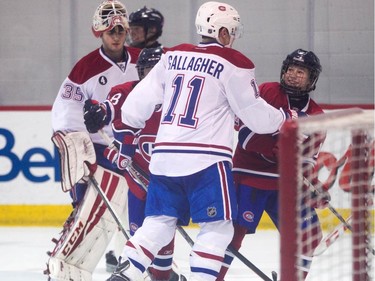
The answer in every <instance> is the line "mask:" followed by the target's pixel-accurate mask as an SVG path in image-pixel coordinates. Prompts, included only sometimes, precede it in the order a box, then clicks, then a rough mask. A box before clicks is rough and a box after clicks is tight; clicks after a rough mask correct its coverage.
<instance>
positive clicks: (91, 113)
mask: <svg viewBox="0 0 375 281" xmlns="http://www.w3.org/2000/svg"><path fill="white" fill-rule="evenodd" d="M83 118H84V119H85V121H84V123H85V125H86V129H87V131H88V132H89V133H91V134H93V133H97V132H98V131H99V130H100V129H102V128H103V127H104V125H108V124H109V122H110V121H111V110H110V107H109V106H108V104H107V103H106V102H104V103H99V102H98V101H97V100H92V99H88V100H86V101H85V105H84V107H83Z"/></svg>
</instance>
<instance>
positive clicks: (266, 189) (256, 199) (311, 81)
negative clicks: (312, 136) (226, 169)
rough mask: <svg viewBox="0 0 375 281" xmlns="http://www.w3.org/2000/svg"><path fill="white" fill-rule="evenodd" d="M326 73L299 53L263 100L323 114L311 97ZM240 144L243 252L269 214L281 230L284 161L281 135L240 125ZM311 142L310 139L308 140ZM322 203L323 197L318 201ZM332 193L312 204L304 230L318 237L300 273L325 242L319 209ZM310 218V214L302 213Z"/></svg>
mask: <svg viewBox="0 0 375 281" xmlns="http://www.w3.org/2000/svg"><path fill="white" fill-rule="evenodd" d="M321 70H322V67H321V65H320V61H319V59H318V57H317V56H316V55H315V54H314V53H313V52H311V51H305V50H302V49H297V50H295V51H294V52H292V53H291V54H289V55H288V56H287V57H286V59H285V60H284V61H283V64H282V68H281V74H280V83H278V82H267V83H263V84H261V85H260V86H259V90H260V96H261V97H262V98H263V99H264V100H266V101H267V102H268V103H269V104H271V105H272V106H274V107H275V108H282V109H284V110H288V109H293V110H295V111H296V112H297V113H298V114H299V115H302V116H303V115H315V114H322V113H323V110H322V109H321V108H320V106H319V105H318V104H317V103H316V102H315V101H314V100H313V99H312V98H311V97H310V93H311V92H312V91H313V90H314V89H315V87H316V83H317V81H318V78H319V74H320V72H321ZM236 129H237V130H238V145H237V148H236V151H235V154H234V158H233V173H234V180H235V183H236V186H237V200H238V216H237V219H236V220H235V223H234V236H233V240H232V242H231V245H232V246H233V247H234V248H235V249H236V250H238V249H240V247H241V243H242V240H243V239H244V237H245V234H247V233H255V231H256V229H257V227H258V224H259V221H260V219H261V217H262V214H263V212H266V213H267V214H268V215H269V217H270V218H271V220H272V221H273V223H274V224H275V226H276V227H278V225H279V220H278V214H279V211H278V207H279V205H278V193H279V191H278V177H279V175H278V160H277V150H278V147H277V134H263V135H260V134H256V133H255V132H253V131H252V130H251V129H250V128H248V127H246V126H245V125H244V124H243V123H242V122H241V120H237V123H236ZM305 137H306V139H305V141H308V136H305ZM323 140H324V136H321V138H319V142H317V143H315V144H314V145H315V151H305V155H304V156H305V158H304V163H303V164H304V166H306V168H307V170H308V172H306V173H305V174H304V176H305V177H308V179H309V180H310V181H313V180H314V173H313V169H314V164H315V161H316V159H317V156H318V153H319V148H320V147H321V144H322V142H323ZM316 199H318V198H316ZM328 199H329V197H328V194H325V196H323V197H322V198H319V200H314V202H306V203H309V204H311V212H312V214H314V215H313V216H312V217H309V218H306V219H305V220H304V222H303V225H302V226H301V227H302V229H303V231H304V235H305V236H304V239H305V238H306V237H307V236H306V235H307V234H308V233H310V234H312V233H314V234H317V235H316V237H317V239H315V240H314V241H311V244H310V247H308V249H307V248H306V249H304V264H303V265H302V267H301V268H300V269H301V270H302V271H304V273H305V275H306V274H307V272H308V270H309V267H310V263H311V259H312V254H313V251H314V249H315V247H316V246H317V245H318V243H319V241H320V238H319V237H320V236H319V234H320V233H321V230H320V225H319V220H318V216H317V215H316V212H315V210H314V208H315V207H318V205H320V204H322V206H324V203H325V202H327V200H328ZM310 214H311V213H310ZM301 216H303V217H304V214H301ZM233 258H234V256H233V254H231V253H230V252H228V251H227V252H226V256H225V259H224V263H223V266H222V268H221V271H220V274H219V276H218V278H217V279H216V280H220V281H222V280H224V276H225V274H226V272H227V270H228V268H229V265H230V264H231V262H232V261H233Z"/></svg>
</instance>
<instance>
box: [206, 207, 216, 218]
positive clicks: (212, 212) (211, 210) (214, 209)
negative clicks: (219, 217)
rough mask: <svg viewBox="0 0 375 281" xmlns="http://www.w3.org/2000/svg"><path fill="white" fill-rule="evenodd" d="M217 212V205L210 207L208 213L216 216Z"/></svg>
mask: <svg viewBox="0 0 375 281" xmlns="http://www.w3.org/2000/svg"><path fill="white" fill-rule="evenodd" d="M216 214H217V210H216V207H208V208H207V215H208V216H209V217H211V218H213V217H215V216H216Z"/></svg>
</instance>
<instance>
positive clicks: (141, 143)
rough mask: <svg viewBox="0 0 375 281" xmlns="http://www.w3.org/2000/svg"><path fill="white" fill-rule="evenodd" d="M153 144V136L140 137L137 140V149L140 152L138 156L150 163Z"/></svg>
mask: <svg viewBox="0 0 375 281" xmlns="http://www.w3.org/2000/svg"><path fill="white" fill-rule="evenodd" d="M154 143H155V135H142V136H140V137H139V139H138V148H139V150H140V154H141V155H142V157H143V158H144V159H145V160H146V161H147V162H150V160H151V154H152V149H153V148H154Z"/></svg>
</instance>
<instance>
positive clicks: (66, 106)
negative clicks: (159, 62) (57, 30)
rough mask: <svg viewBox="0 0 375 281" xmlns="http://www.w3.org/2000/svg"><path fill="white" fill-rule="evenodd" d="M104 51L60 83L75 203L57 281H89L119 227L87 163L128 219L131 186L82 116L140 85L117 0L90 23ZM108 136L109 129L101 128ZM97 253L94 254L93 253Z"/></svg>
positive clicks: (52, 262) (59, 136)
mask: <svg viewBox="0 0 375 281" xmlns="http://www.w3.org/2000/svg"><path fill="white" fill-rule="evenodd" d="M92 31H93V33H94V36H95V37H97V38H100V39H101V43H102V44H101V47H99V48H97V49H96V50H94V51H92V52H91V53H89V54H88V55H86V56H85V57H83V58H82V59H81V60H79V61H78V62H77V63H76V65H75V66H74V68H73V69H72V71H71V72H70V74H69V76H68V77H67V78H66V79H65V80H64V82H63V83H62V85H61V87H60V90H59V92H58V95H57V97H56V100H55V102H54V104H53V107H52V127H53V130H54V132H55V134H54V135H53V137H52V140H53V142H54V143H55V144H56V146H57V147H58V149H59V153H60V156H61V168H62V173H61V174H62V189H63V191H64V192H69V194H70V196H71V198H72V206H73V211H72V213H71V215H70V216H69V217H68V218H67V220H66V222H65V224H64V226H63V230H62V232H61V236H60V237H59V238H58V239H53V241H54V242H55V243H56V246H55V247H54V249H53V250H52V252H50V253H49V254H50V258H49V260H48V263H47V270H46V271H45V273H46V274H47V275H48V276H49V278H51V279H53V280H61V281H63V280H74V281H83V280H84V281H90V280H91V279H92V272H93V270H94V269H95V267H96V265H97V264H98V262H99V260H100V258H101V257H102V255H103V253H104V251H105V249H106V247H107V245H108V244H109V242H110V240H111V237H112V235H113V234H114V233H115V231H116V230H117V225H116V223H115V221H114V220H113V218H112V217H111V215H110V213H109V212H108V210H107V209H106V207H105V205H104V203H103V201H102V200H101V198H99V197H98V194H97V193H96V192H95V190H94V189H93V187H92V186H90V185H88V184H87V182H86V181H85V179H87V177H88V176H93V175H92V173H93V172H94V170H95V165H94V166H92V168H91V170H90V169H88V168H85V167H87V166H86V164H85V163H89V164H95V163H97V168H96V171H95V174H94V177H95V179H96V180H97V181H98V182H99V184H100V185H101V188H102V189H103V192H104V193H105V194H106V195H107V197H108V199H109V200H110V201H111V204H112V205H113V207H114V208H115V209H116V211H117V214H120V215H124V213H125V211H126V202H127V200H126V199H127V198H126V196H127V190H128V187H127V184H126V181H125V180H124V178H123V177H122V176H120V174H119V170H117V169H116V168H115V167H113V165H112V164H111V163H110V162H109V161H108V160H107V159H106V158H105V157H104V156H103V152H104V149H105V148H106V147H107V144H106V142H105V141H104V140H103V139H102V138H101V136H100V135H99V134H90V135H89V134H88V133H87V131H86V127H85V124H84V119H83V116H82V108H83V105H84V102H85V100H87V99H96V100H98V101H104V100H105V98H106V96H107V94H108V92H109V91H110V89H111V88H112V87H113V86H115V85H117V84H121V83H125V82H127V81H133V80H138V73H137V71H136V67H135V66H136V60H137V58H138V55H139V52H140V50H139V49H137V48H133V47H125V39H126V36H127V35H128V34H129V23H128V13H127V10H126V8H125V6H124V4H123V3H121V2H120V1H118V0H106V1H103V2H102V3H100V4H99V6H98V7H97V9H96V11H95V13H94V16H93V23H92ZM103 130H104V131H106V132H107V133H108V134H109V136H110V137H112V136H113V134H112V128H111V126H105V127H104V128H103ZM93 248H95V250H94V251H93V250H92V249H93Z"/></svg>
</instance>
